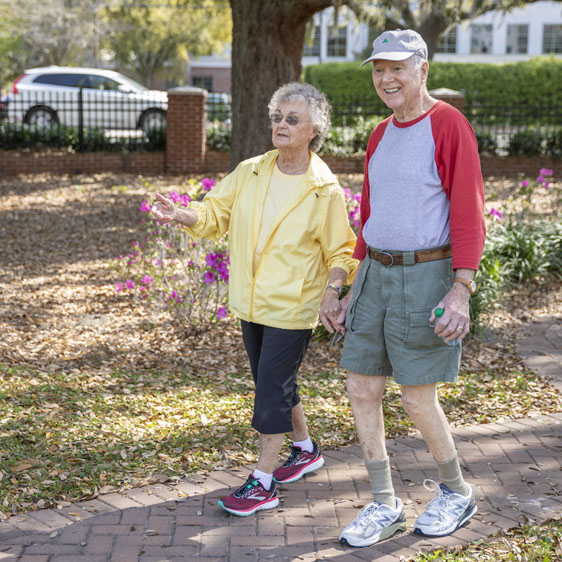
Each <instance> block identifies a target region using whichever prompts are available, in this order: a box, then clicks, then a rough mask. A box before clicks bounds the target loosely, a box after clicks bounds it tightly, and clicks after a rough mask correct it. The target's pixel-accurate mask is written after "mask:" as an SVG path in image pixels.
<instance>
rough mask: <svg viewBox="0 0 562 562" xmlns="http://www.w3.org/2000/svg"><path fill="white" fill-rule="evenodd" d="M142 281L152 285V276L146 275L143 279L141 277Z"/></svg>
mask: <svg viewBox="0 0 562 562" xmlns="http://www.w3.org/2000/svg"><path fill="white" fill-rule="evenodd" d="M141 283H142V284H143V285H147V286H148V285H150V284H151V283H152V277H150V275H145V276H144V277H143V278H142V279H141Z"/></svg>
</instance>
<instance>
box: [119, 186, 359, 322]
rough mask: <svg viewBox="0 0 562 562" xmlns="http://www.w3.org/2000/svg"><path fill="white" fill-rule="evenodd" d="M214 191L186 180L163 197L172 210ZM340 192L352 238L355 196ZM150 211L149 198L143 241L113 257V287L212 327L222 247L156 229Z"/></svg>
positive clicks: (220, 312) (221, 289)
mask: <svg viewBox="0 0 562 562" xmlns="http://www.w3.org/2000/svg"><path fill="white" fill-rule="evenodd" d="M214 185H215V182H214V181H213V180H212V179H209V178H204V179H203V180H201V182H198V181H195V180H193V179H191V180H189V182H188V189H187V193H183V194H180V193H177V192H175V191H172V192H171V193H169V194H168V197H169V199H171V200H172V201H173V202H174V203H175V205H177V206H178V207H187V206H188V205H189V203H190V201H191V200H199V199H201V198H202V197H203V195H204V194H205V193H206V192H208V191H210V190H211V189H212V188H213V186H214ZM147 187H150V185H149V184H148V183H147ZM343 192H344V196H345V201H346V205H347V210H348V215H349V221H350V223H351V226H352V228H353V229H354V230H355V232H357V231H358V229H359V204H360V202H361V195H360V194H356V195H352V194H351V192H350V190H349V189H344V190H343ZM152 205H153V198H152V197H149V198H148V199H146V200H145V201H143V202H142V203H141V204H140V208H139V211H140V212H141V213H142V214H143V215H144V218H143V219H142V222H143V223H145V224H146V227H147V232H146V236H145V238H144V240H143V241H136V242H135V243H134V244H133V248H132V250H131V251H130V252H129V253H128V254H127V255H126V256H119V260H118V269H119V272H120V274H121V275H122V278H123V280H122V281H119V282H118V283H116V285H115V289H116V291H117V292H118V293H129V294H133V295H136V296H137V297H140V298H142V299H146V300H147V301H156V302H158V303H159V304H160V305H161V306H163V308H164V309H165V310H168V311H169V312H170V313H171V314H173V315H174V316H175V317H176V318H178V319H179V320H181V321H183V322H186V323H188V324H192V325H199V326H201V325H205V326H211V325H216V324H218V322H219V321H220V320H222V319H223V318H226V317H227V314H228V311H227V299H228V276H229V264H230V261H229V256H228V251H227V246H226V241H225V240H224V239H223V240H221V241H219V242H210V241H208V240H197V241H196V240H193V239H192V238H191V237H190V236H189V235H188V234H187V233H186V232H185V230H184V229H183V228H182V227H180V226H178V225H176V224H175V223H169V224H166V225H159V224H158V223H157V222H156V221H153V220H151V219H150V218H148V216H147V215H149V214H150V211H151V209H152Z"/></svg>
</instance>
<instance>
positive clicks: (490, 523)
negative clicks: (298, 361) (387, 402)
mask: <svg viewBox="0 0 562 562" xmlns="http://www.w3.org/2000/svg"><path fill="white" fill-rule="evenodd" d="M561 334H562V321H561V319H556V318H550V319H545V320H542V321H540V322H537V323H536V324H535V325H534V326H533V329H532V330H531V334H530V335H529V337H528V338H525V339H524V340H521V341H520V342H519V349H520V353H521V354H522V356H523V357H524V358H525V360H526V363H527V365H528V366H529V367H535V368H537V367H538V368H539V370H540V372H541V373H543V372H544V373H545V375H546V376H548V377H549V379H550V382H552V384H554V385H555V386H556V387H557V388H558V389H559V390H560V389H561V387H562V367H561V363H562V337H561ZM454 435H455V441H456V443H457V447H458V450H459V455H460V458H461V463H462V465H463V468H464V469H465V473H466V476H467V479H468V480H469V482H470V483H471V484H473V485H474V487H475V491H476V496H477V499H478V510H479V511H478V514H477V515H476V516H475V517H474V518H473V519H471V521H470V522H469V524H468V525H467V526H465V527H464V528H462V529H460V530H458V531H457V532H456V533H454V535H453V536H451V537H446V538H443V539H426V538H421V537H418V536H416V535H414V534H412V533H411V528H412V524H413V522H414V519H415V517H416V515H417V514H419V513H420V512H421V511H422V510H423V506H424V504H425V503H426V502H427V501H428V500H429V499H430V497H431V496H432V494H431V493H429V492H428V491H426V490H425V489H424V488H423V487H422V482H423V480H424V478H428V477H429V478H432V477H433V478H434V477H435V468H434V464H433V462H432V459H431V455H430V454H429V452H428V451H427V449H426V448H425V445H424V444H423V442H422V441H421V440H420V439H416V438H404V439H396V440H392V441H389V442H388V447H389V452H390V454H391V455H392V456H391V464H392V466H393V469H394V480H395V487H396V492H397V494H398V495H399V496H400V497H401V498H402V500H403V501H404V505H405V509H406V515H407V517H408V524H409V527H408V531H407V532H406V533H404V534H402V535H398V536H396V537H394V538H392V539H389V540H387V541H385V542H383V543H380V544H378V545H375V546H372V547H369V548H364V549H352V548H343V547H342V546H340V545H339V543H338V542H337V537H338V534H339V531H340V530H341V528H342V527H343V526H344V525H345V524H347V523H348V522H349V521H351V520H352V519H353V517H354V516H355V514H356V512H357V509H358V508H359V507H360V506H362V505H364V504H365V503H366V502H368V501H370V492H369V484H368V482H367V480H366V472H365V470H364V467H363V463H362V460H361V452H360V450H359V448H358V447H347V448H345V449H342V450H340V451H329V452H325V453H324V456H325V460H326V464H325V469H322V470H320V471H319V472H317V473H314V474H311V475H308V476H306V477H305V478H304V479H303V480H301V481H299V482H295V483H294V484H289V485H286V486H283V487H281V488H280V496H281V503H280V507H279V509H277V510H272V511H268V512H259V513H258V514H257V515H255V516H250V517H235V516H231V515H228V514H226V513H225V512H224V511H222V510H221V509H220V508H218V507H217V499H218V498H219V497H220V496H222V495H225V494H227V493H228V492H229V491H230V489H231V488H232V487H233V486H238V485H240V484H242V483H243V481H244V480H245V478H246V476H247V474H248V468H243V469H241V470H224V471H217V472H213V473H212V474H210V475H209V476H208V477H207V478H206V479H204V480H203V479H201V480H200V481H196V480H195V479H187V480H185V481H183V482H181V483H180V484H178V485H174V486H170V485H167V484H160V485H153V486H148V487H144V488H136V489H133V490H129V491H127V492H125V493H123V494H108V495H102V496H100V497H99V498H98V499H97V500H92V501H87V502H81V503H77V504H72V505H71V506H70V507H65V508H63V509H60V510H57V509H46V510H41V511H36V512H32V513H28V514H25V515H20V516H16V517H12V518H10V519H9V520H8V521H5V522H2V523H0V562H190V561H195V560H197V561H206V562H212V561H218V560H220V561H224V562H246V561H248V562H254V561H258V560H259V561H267V560H275V561H276V562H277V561H280V562H285V561H287V562H288V561H298V560H305V561H312V560H335V561H337V562H351V561H354V562H360V561H364V560H377V561H378V562H391V561H392V562H397V561H399V560H400V559H401V557H403V558H402V559H404V558H408V557H411V556H413V555H414V554H415V553H416V552H420V551H423V550H434V549H435V548H438V547H440V546H442V547H450V546H454V545H459V544H465V543H467V542H470V541H473V540H476V539H479V538H481V537H483V536H488V535H491V534H494V533H496V532H497V531H498V530H500V529H506V528H511V527H515V526H517V525H518V524H520V523H526V522H529V521H534V522H541V521H544V520H546V519H549V518H552V517H555V516H560V514H562V439H561V438H562V413H557V414H553V415H544V416H540V417H537V418H525V419H518V420H516V421H508V422H501V423H493V424H485V425H474V426H470V427H463V428H458V429H456V430H455V431H454Z"/></svg>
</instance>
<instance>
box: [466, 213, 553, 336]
mask: <svg viewBox="0 0 562 562" xmlns="http://www.w3.org/2000/svg"><path fill="white" fill-rule="evenodd" d="M551 275H554V276H556V277H558V278H561V279H562V223H561V222H548V221H539V222H533V223H529V224H525V223H517V222H508V223H506V224H505V225H502V224H497V225H495V227H494V228H493V229H491V231H490V232H488V235H487V238H486V245H485V246H484V252H483V254H482V260H481V261H480V267H479V269H478V272H477V274H476V277H475V280H476V282H477V283H478V284H479V285H480V288H479V290H478V291H477V292H476V293H475V294H474V295H473V297H472V299H471V303H470V306H471V310H470V315H471V323H472V326H473V328H474V329H476V330H478V329H479V326H480V323H479V318H480V314H481V313H482V312H484V311H485V310H486V309H489V308H491V307H492V306H493V305H494V304H495V303H497V302H499V301H501V297H502V294H504V293H505V292H507V291H510V290H511V289H513V288H514V287H515V286H520V285H522V284H525V283H531V282H534V281H536V280H542V279H546V278H548V277H549V276H551Z"/></svg>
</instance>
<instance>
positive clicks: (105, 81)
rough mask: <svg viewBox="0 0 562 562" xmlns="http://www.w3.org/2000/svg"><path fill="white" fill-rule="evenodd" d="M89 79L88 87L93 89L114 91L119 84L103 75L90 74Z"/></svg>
mask: <svg viewBox="0 0 562 562" xmlns="http://www.w3.org/2000/svg"><path fill="white" fill-rule="evenodd" d="M89 79H90V85H89V86H88V87H89V88H93V89H94V90H111V91H114V92H115V91H117V89H118V88H119V84H118V83H117V82H115V80H111V78H106V77H105V76H98V75H96V74H90V76H89Z"/></svg>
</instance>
